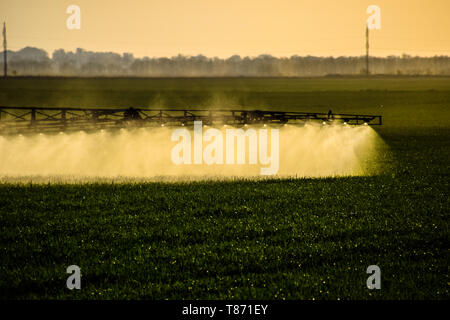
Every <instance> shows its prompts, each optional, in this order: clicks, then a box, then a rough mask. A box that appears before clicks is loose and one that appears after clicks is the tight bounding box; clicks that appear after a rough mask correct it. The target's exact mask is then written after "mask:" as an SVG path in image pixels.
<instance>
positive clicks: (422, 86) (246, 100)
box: [0, 77, 450, 127]
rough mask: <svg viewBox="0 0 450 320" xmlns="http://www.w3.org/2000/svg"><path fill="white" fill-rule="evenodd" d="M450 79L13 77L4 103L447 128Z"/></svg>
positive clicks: (0, 92) (2, 86)
mask: <svg viewBox="0 0 450 320" xmlns="http://www.w3.org/2000/svg"><path fill="white" fill-rule="evenodd" d="M449 101H450V77H428V78H427V77H400V78H399V77H376V78H373V79H367V78H357V77H344V78H310V79H308V78H267V79H265V78H264V79H263V78H194V79H189V78H174V79H170V78H169V79H140V78H131V79H127V78H119V79H114V78H105V79H102V78H82V79H77V78H66V79H65V78H42V79H39V78H11V79H7V80H4V79H0V105H8V106H30V105H35V106H49V107H56V106H72V107H100V106H101V107H114V106H116V107H130V106H134V107H152V108H161V107H175V108H193V109H195V108H197V109H198V108H238V107H239V108H249V109H255V108H258V109H272V110H281V111H283V110H285V111H291V110H296V111H311V112H328V110H329V109H331V110H332V111H333V112H335V113H339V112H340V113H345V112H354V113H376V114H381V115H383V116H384V117H385V122H384V123H385V127H386V126H387V127H391V126H395V127H398V126H409V127H411V126H414V127H417V126H433V127H439V126H441V127H442V126H444V127H448V126H450V108H449Z"/></svg>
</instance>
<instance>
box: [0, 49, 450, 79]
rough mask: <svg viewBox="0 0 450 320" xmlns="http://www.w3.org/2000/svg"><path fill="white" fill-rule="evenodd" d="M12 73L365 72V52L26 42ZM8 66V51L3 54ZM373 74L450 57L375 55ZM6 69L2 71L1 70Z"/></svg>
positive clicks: (445, 66) (445, 63) (11, 57)
mask: <svg viewBox="0 0 450 320" xmlns="http://www.w3.org/2000/svg"><path fill="white" fill-rule="evenodd" d="M7 59H8V70H9V75H13V76H14V75H17V76H24V75H30V76H137V77H239V76H243V77H246V76H248V77H308V76H325V75H358V74H366V60H365V56H355V57H349V56H343V57H316V56H297V55H294V56H291V57H273V56H271V55H267V54H263V55H259V56H256V57H241V56H239V55H233V56H231V57H229V58H225V59H221V58H217V57H213V58H208V57H206V56H204V55H197V56H184V55H178V56H174V57H171V58H165V57H162V58H149V57H144V58H135V57H134V56H133V54H131V53H123V54H118V53H114V52H93V51H86V50H84V49H81V48H78V49H77V50H76V51H75V52H72V51H65V50H63V49H59V50H55V51H54V52H53V54H52V56H51V57H49V55H48V53H47V52H46V51H44V50H42V49H39V48H34V47H26V48H23V49H21V50H18V51H8V52H7ZM0 61H1V63H0V65H1V68H2V69H3V52H2V53H1V54H0ZM369 62H370V67H369V69H370V73H371V74H387V75H450V57H448V56H434V57H419V56H410V55H406V54H403V55H402V56H388V57H370V61H369ZM2 69H1V70H2Z"/></svg>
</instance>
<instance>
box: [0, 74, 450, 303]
mask: <svg viewBox="0 0 450 320" xmlns="http://www.w3.org/2000/svg"><path fill="white" fill-rule="evenodd" d="M0 105H43V106H86V107H89V106H91V107H93V106H149V107H155V108H156V107H163V106H173V107H180V108H181V107H192V108H197V107H198V108H200V107H238V106H239V107H240V106H242V107H248V108H267V109H273V110H275V109H280V110H298V111H317V112H320V111H328V109H332V110H333V111H334V112H357V113H373V114H381V115H383V117H384V118H383V120H384V123H385V125H384V126H382V127H380V128H376V130H377V131H378V133H379V134H380V136H381V137H382V138H383V139H384V141H385V142H386V143H387V144H388V146H389V147H390V152H391V155H392V157H389V158H386V163H385V166H386V168H387V169H386V170H385V172H384V173H383V174H380V175H378V176H374V177H353V178H328V179H299V180H269V181H250V180H247V181H245V180H242V181H229V182H195V183H138V184H87V185H76V184H74V185H31V184H28V185H11V184H2V185H0V257H1V259H0V274H1V276H0V298H2V299H6V298H9V299H23V298H31V299H38V298H50V299H53V298H63V299H79V298H87V299H105V298H106V299H109V298H125V299H166V298H168V299H174V298H181V299H184V298H186V299H220V298H231V299H248V298H261V299H284V298H286V299H300V298H301V299H337V298H340V299H449V298H450V295H449V273H448V261H449V258H450V256H449V209H448V208H449V207H450V201H449V174H450V170H449V169H450V168H449V161H448V160H449V159H450V78H413V77H410V78H406V77H405V78H395V77H392V78H374V79H364V78H314V79H245V78H237V79H232V78H230V79H47V78H43V79H39V78H22V79H8V80H3V79H2V80H0ZM0 151H1V152H7V150H0ZM71 264H77V265H79V266H80V267H81V270H82V275H83V276H82V289H81V290H79V291H76V292H75V291H69V290H67V289H66V288H65V281H66V278H67V276H68V275H67V274H66V273H65V270H66V267H67V266H68V265H71ZM371 264H376V265H378V266H380V268H381V277H382V289H381V290H377V291H376V292H375V291H370V290H368V289H367V288H366V279H367V276H368V275H367V274H366V268H367V266H369V265H371Z"/></svg>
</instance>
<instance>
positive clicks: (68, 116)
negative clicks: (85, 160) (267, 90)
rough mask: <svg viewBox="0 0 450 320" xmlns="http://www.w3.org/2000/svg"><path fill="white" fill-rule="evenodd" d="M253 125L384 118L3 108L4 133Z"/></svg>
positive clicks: (0, 120)
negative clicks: (203, 125) (198, 123)
mask: <svg viewBox="0 0 450 320" xmlns="http://www.w3.org/2000/svg"><path fill="white" fill-rule="evenodd" d="M194 121H202V122H203V124H205V125H230V126H245V125H252V124H271V125H284V124H293V125H296V124H297V125H300V124H305V123H307V122H319V123H322V124H324V125H326V124H343V125H381V124H382V119H381V116H374V115H360V114H333V113H332V112H331V110H330V111H329V112H328V113H314V112H283V111H261V110H220V109H213V110H192V109H190V110H186V109H146V108H119V109H115V108H95V109H90V108H43V107H3V106H0V133H21V132H27V131H38V132H40V131H65V130H98V129H106V128H122V127H128V126H133V127H152V126H153V127H154V126H190V125H193V123H194Z"/></svg>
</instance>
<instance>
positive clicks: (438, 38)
mask: <svg viewBox="0 0 450 320" xmlns="http://www.w3.org/2000/svg"><path fill="white" fill-rule="evenodd" d="M72 4H75V5H78V6H79V7H80V9H81V29H80V30H69V29H67V27H66V20H67V18H68V17H69V14H67V13H66V9H67V7H68V6H69V5H72ZM372 4H374V5H378V6H379V7H380V8H381V30H373V31H371V51H372V54H373V55H377V56H385V55H389V54H396V55H399V54H402V53H408V54H413V55H422V56H429V55H450V17H449V16H450V0H371V1H366V0H127V1H124V0H70V1H65V0H39V1H37V0H36V1H35V0H33V1H30V0H1V1H0V20H1V21H6V23H7V31H8V46H9V49H11V50H17V49H20V48H22V47H25V46H35V47H39V48H43V49H45V50H47V51H48V52H49V53H50V54H51V53H52V52H53V50H55V49H59V48H63V49H66V50H75V49H76V48H78V47H80V48H84V49H87V50H93V51H114V52H118V53H122V52H130V53H133V54H134V55H135V56H136V57H141V56H150V57H160V56H174V55H177V54H179V53H181V54H185V55H197V54H204V55H206V56H218V57H222V58H223V57H229V56H231V55H233V54H239V55H241V56H247V55H250V56H256V55H259V54H264V53H265V54H272V55H274V56H291V55H294V54H297V55H308V54H309V55H319V56H330V55H331V56H340V55H361V54H363V53H364V50H365V49H364V48H365V43H364V41H365V40H364V34H365V30H364V28H365V21H366V19H367V17H368V14H366V8H367V7H368V6H369V5H372Z"/></svg>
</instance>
